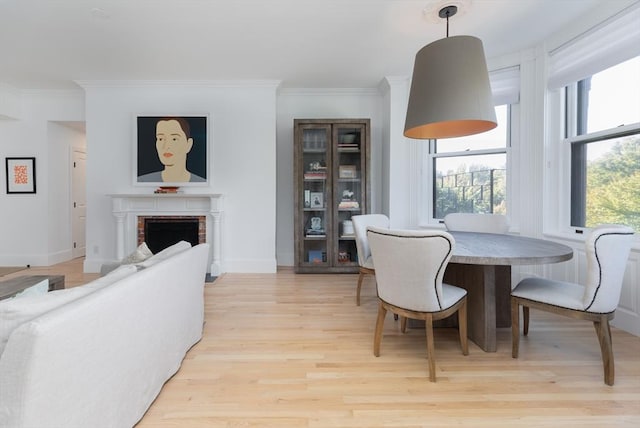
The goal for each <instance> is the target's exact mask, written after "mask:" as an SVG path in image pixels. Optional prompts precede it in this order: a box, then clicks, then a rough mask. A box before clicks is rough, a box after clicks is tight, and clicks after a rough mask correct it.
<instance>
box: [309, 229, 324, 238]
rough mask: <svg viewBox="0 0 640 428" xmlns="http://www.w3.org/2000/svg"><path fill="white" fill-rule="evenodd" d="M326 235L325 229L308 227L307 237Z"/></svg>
mask: <svg viewBox="0 0 640 428" xmlns="http://www.w3.org/2000/svg"><path fill="white" fill-rule="evenodd" d="M312 236H313V237H325V236H326V234H325V231H324V229H307V237H312Z"/></svg>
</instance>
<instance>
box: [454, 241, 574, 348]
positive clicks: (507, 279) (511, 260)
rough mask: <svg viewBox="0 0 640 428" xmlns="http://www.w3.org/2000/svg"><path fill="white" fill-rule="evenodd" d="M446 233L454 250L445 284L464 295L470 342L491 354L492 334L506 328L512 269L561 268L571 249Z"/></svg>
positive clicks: (508, 323)
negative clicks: (451, 241)
mask: <svg viewBox="0 0 640 428" xmlns="http://www.w3.org/2000/svg"><path fill="white" fill-rule="evenodd" d="M449 233H450V234H451V235H453V237H454V238H455V247H454V250H453V256H452V257H451V260H450V261H449V264H448V266H447V269H446V271H445V274H444V282H446V283H447V284H451V285H455V286H458V287H461V288H464V289H465V290H467V322H468V326H467V331H468V336H469V339H471V340H472V341H473V342H474V343H476V344H477V345H478V346H479V347H480V348H482V349H483V350H484V351H486V352H495V351H496V349H497V344H496V333H497V332H496V329H497V328H501V327H510V326H511V312H510V311H511V306H510V302H509V301H510V296H511V266H513V265H538V264H547V263H559V262H563V261H566V260H569V259H571V258H572V257H573V249H572V248H571V247H569V246H567V245H563V244H559V243H557V242H553V241H548V240H545V239H535V238H528V237H523V236H517V235H506V234H504V235H503V234H494V233H478V232H456V231H449ZM451 322H455V321H454V320H453V319H452V320H451Z"/></svg>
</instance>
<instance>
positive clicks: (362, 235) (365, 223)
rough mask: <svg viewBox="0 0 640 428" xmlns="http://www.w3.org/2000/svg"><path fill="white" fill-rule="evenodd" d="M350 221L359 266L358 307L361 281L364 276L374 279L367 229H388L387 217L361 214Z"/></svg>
mask: <svg viewBox="0 0 640 428" xmlns="http://www.w3.org/2000/svg"><path fill="white" fill-rule="evenodd" d="M351 221H352V222H353V231H354V233H355V236H356V251H357V252H358V265H359V266H360V269H359V274H358V285H357V288H356V305H358V306H360V291H361V289H362V281H363V280H364V277H365V275H373V276H374V277H375V273H376V271H375V267H374V265H373V258H372V257H371V250H370V249H369V242H368V240H367V227H369V226H375V227H382V228H385V229H388V228H389V217H387V216H386V215H384V214H361V215H354V216H351Z"/></svg>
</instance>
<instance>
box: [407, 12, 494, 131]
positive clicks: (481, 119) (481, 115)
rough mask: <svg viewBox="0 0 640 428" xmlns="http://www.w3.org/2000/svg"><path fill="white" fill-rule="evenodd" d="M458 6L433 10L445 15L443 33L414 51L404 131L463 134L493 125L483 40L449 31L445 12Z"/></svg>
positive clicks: (491, 100)
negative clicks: (444, 32) (438, 38)
mask: <svg viewBox="0 0 640 428" xmlns="http://www.w3.org/2000/svg"><path fill="white" fill-rule="evenodd" d="M457 11H458V8H457V7H456V6H447V7H444V8H442V9H440V11H439V12H438V16H439V17H440V18H446V19H447V37H446V38H444V39H440V40H436V41H435V42H433V43H430V44H428V45H426V46H424V47H423V48H422V49H420V50H419V51H418V53H417V54H416V60H415V63H414V67H413V77H412V79H411V90H410V92H409V104H408V107H407V117H406V121H405V125H404V136H405V137H409V138H417V139H436V138H438V139H439V138H452V137H462V136H465V135H472V134H479V133H481V132H485V131H489V130H491V129H493V128H495V127H496V126H497V121H496V112H495V108H494V105H493V99H492V95H491V86H490V84H489V72H488V70H487V63H486V60H485V57H484V49H483V47H482V41H481V40H480V39H478V38H476V37H472V36H453V37H449V18H450V17H452V16H453V15H455V14H456V13H457Z"/></svg>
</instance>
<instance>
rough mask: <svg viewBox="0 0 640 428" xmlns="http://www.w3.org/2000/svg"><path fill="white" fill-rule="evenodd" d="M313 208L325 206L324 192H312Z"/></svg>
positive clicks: (310, 195)
mask: <svg viewBox="0 0 640 428" xmlns="http://www.w3.org/2000/svg"><path fill="white" fill-rule="evenodd" d="M309 197H310V201H311V208H324V194H323V193H322V192H310V194H309Z"/></svg>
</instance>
